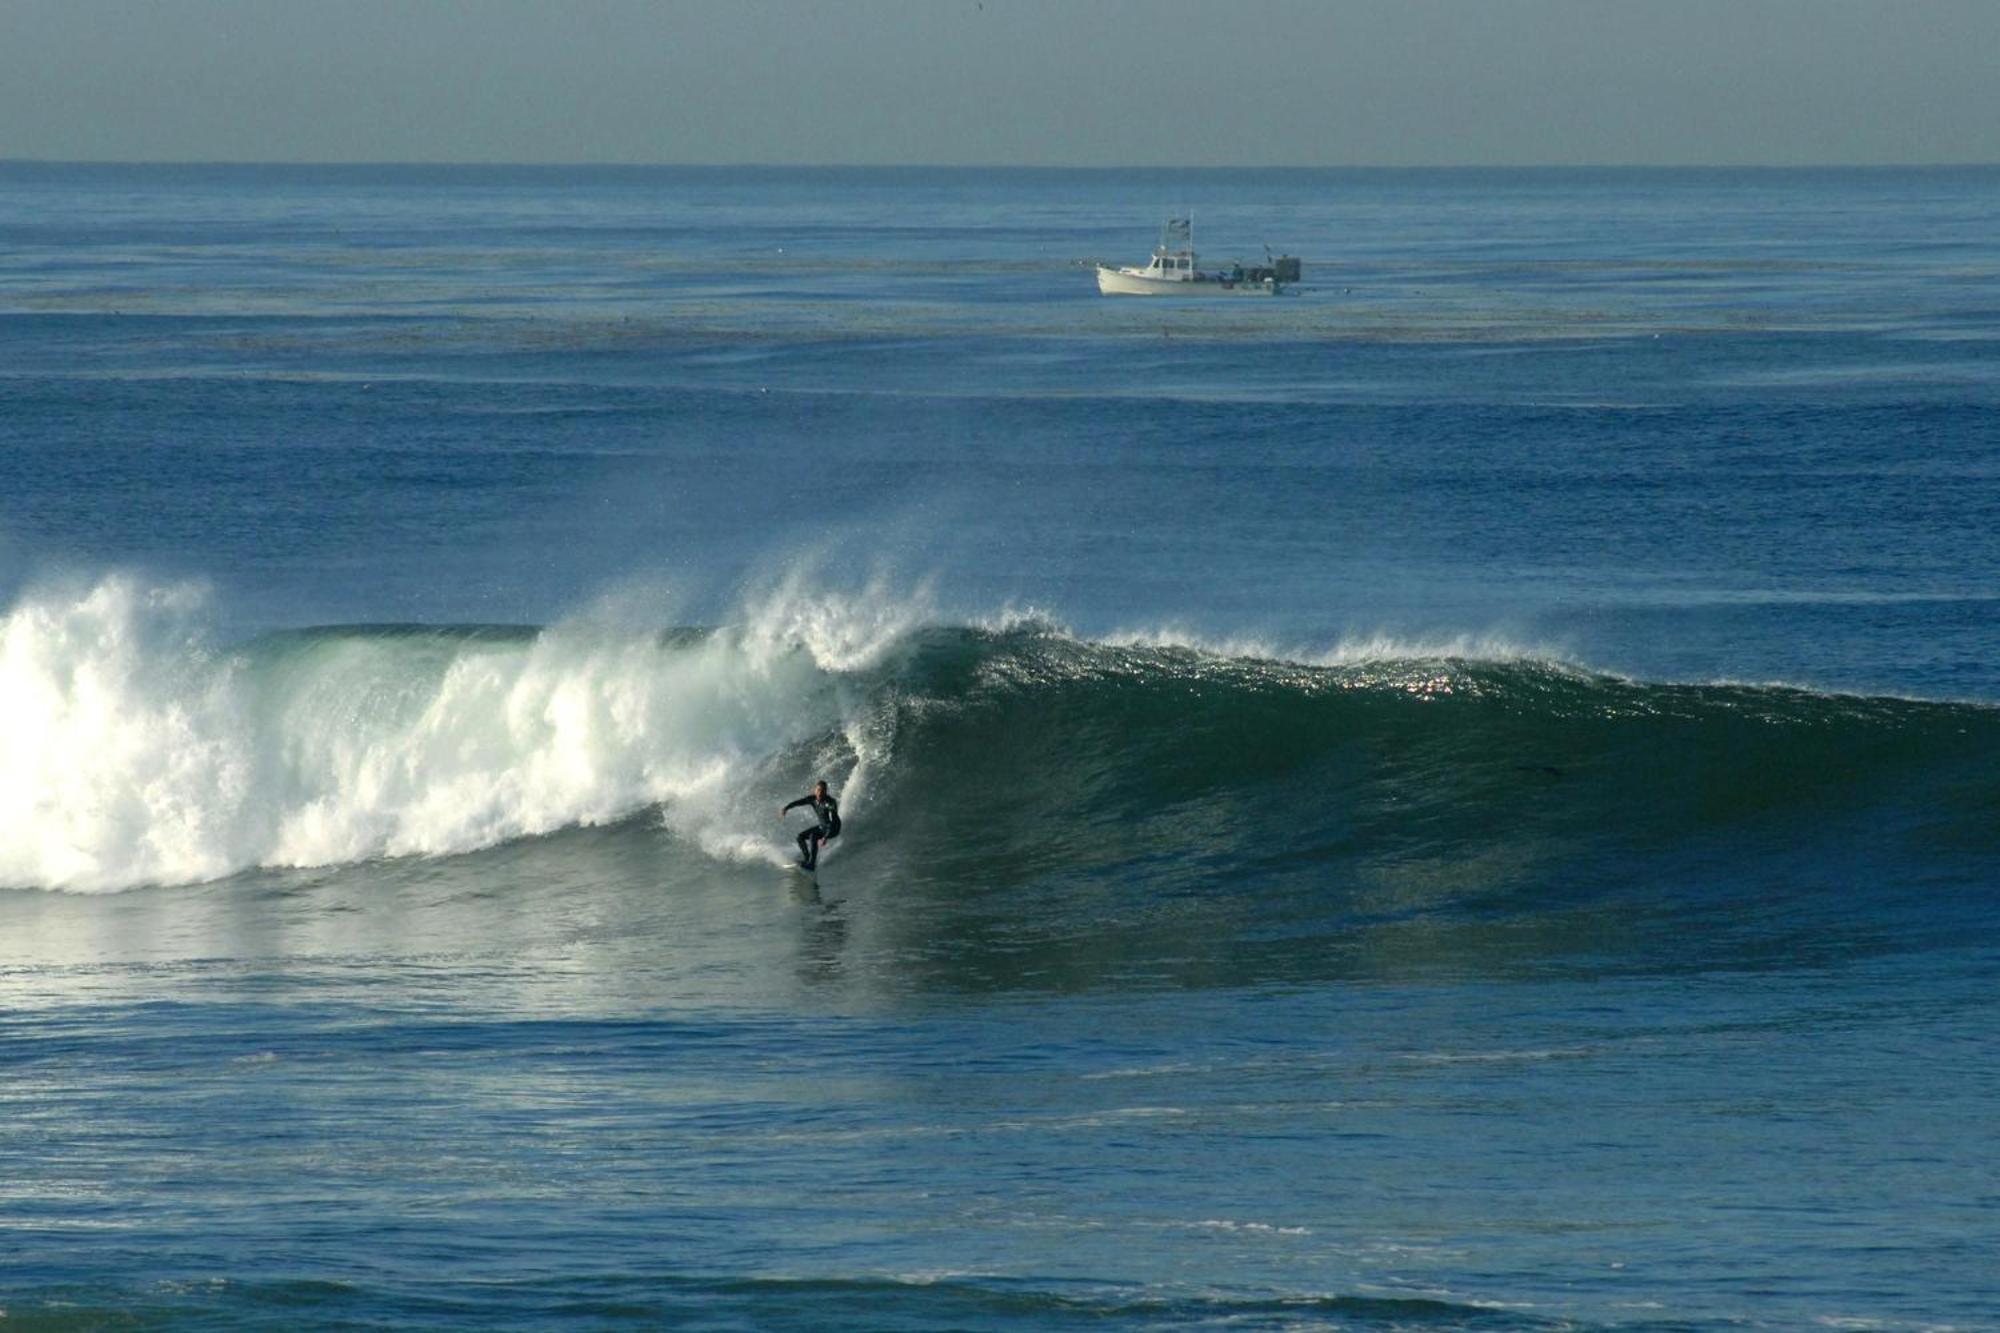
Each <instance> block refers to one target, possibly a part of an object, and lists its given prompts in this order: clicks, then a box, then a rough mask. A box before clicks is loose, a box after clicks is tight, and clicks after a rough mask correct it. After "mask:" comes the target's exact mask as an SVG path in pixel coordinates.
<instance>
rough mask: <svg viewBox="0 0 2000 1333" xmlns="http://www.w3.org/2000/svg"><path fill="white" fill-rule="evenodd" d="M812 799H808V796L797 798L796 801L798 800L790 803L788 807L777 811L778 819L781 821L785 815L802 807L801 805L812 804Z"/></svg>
mask: <svg viewBox="0 0 2000 1333" xmlns="http://www.w3.org/2000/svg"><path fill="white" fill-rule="evenodd" d="M812 799H813V798H812V797H810V796H801V797H799V799H798V800H796V801H793V802H792V803H791V804H790V805H788V806H786V807H784V808H783V809H782V810H780V811H778V818H780V819H783V818H784V817H785V816H786V815H788V814H790V813H791V812H792V811H794V810H796V809H798V808H799V807H800V806H802V805H811V804H812Z"/></svg>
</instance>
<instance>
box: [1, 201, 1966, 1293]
mask: <svg viewBox="0 0 2000 1333" xmlns="http://www.w3.org/2000/svg"><path fill="white" fill-rule="evenodd" d="M1190 214H1191V215H1192V217H1193V219H1194V226H1195V235H1196V240H1197V243H1198V245H1199V247H1200V249H1201V251H1202V254H1203V256H1204V259H1205V260H1206V261H1213V262H1217V263H1226V262H1227V261H1229V260H1241V261H1243V262H1246V263H1261V262H1263V261H1264V259H1265V256H1266V255H1267V254H1286V253H1289V254H1292V255H1296V256H1298V257H1300V259H1301V260H1302V261H1303V266H1304V273H1303V281H1302V282H1301V283H1300V284H1299V285H1298V286H1296V287H1295V288H1292V289H1290V290H1287V291H1285V292H1283V293H1281V294H1279V295H1277V296H1263V295H1257V296H1249V295H1243V296H1232V297H1228V298H1217V299H1212V300H1174V299H1146V298H1122V299H1116V298H1104V297H1100V296H1099V295H1098V294H1097V291H1096V288H1095V283H1094V281H1093V272H1092V265H1093V263H1094V262H1099V261H1102V262H1109V263H1113V264H1129V263H1137V262H1140V261H1142V260H1143V258H1144V256H1145V255H1146V253H1147V251H1148V250H1149V249H1150V247H1151V246H1152V245H1153V243H1154V241H1155V239H1156V238H1157V235H1158V231H1159V227H1160V224H1161V221H1162V219H1164V218H1166V217H1168V216H1170V215H1173V216H1185V215H1190ZM1996 216H2000V169H1988V168H1966V169H1952V170H1921V171H1918V170H1910V171H1905V170H1887V169H1885V170H1852V171H1812V170H1795V171H1780V170H1769V171H1762V170H1754V171H1753V170H1744V171H1695V170H1684V171H1660V170H1627V171H1619V170H1601V171H1600V170H1567V171H1557V170H1547V171H1539V170H1513V171H1476V170H1458V171H1308V170H1297V171H1283V170H1270V171H1265V170H1240V171H1136V170H1135V171H1102V172H1099V171H1032V170H942V169H916V168H912V169H902V170H873V169H867V170H864V169H847V170H833V169H828V170H808V169H749V168H744V169H721V168H716V169H680V168H671V169H670V168H658V169H651V168H629V169H614V168H502V167H458V168H441V167H440V168H422V167H360V166H356V167H310V168H308V167H237V166H187V167H169V166H82V165H61V164H36V163H18V162H17V163H6V164H0V709H4V716H5V719H6V727H5V731H6V741H5V745H4V746H3V747H0V1329H8V1330H12V1329H20V1330H33V1331H39V1330H85V1329H127V1328H132V1329H176V1330H178V1329H267V1328H268V1329H286V1328H315V1329H379V1328H496V1329H498V1328H537V1329H540V1328H620V1327H674V1328H689V1329H732V1330H735V1329H796V1330H898V1329H908V1330H937V1329H955V1330H978V1331H984V1330H1015V1329H1063V1328H1073V1327H1074V1328H1083V1327H1089V1328H1093V1329H1098V1328H1105V1329H1121V1330H1123V1329H1133V1330H1138V1329H1163V1330H1165V1329H1171V1330H1181V1329H1226V1330H1280V1329H1285V1330H1295V1329H1342V1330H1346V1329H1353V1330H1389V1329H1423V1330H1460V1329H1464V1330H1473V1329H1477V1330H1555V1329H1576V1330H1661V1331H1663V1330H1697V1331H1706V1330H1737V1329H1799V1328H1830V1329H1849V1330H1862V1329H1866V1330H1877V1329H1879V1330H1919V1329H1926V1330H1941V1329H1954V1330H1971V1329H2000V1268H1996V1266H1995V1261H1994V1256H1995V1255H1996V1254H2000V231H1996V230H1995V228H1994V226H1993V219H1994V217H1996ZM816 778H825V779H827V780H828V781H829V782H830V783H831V785H832V787H833V789H834V790H835V792H836V793H837V794H838V795H839V797H840V800H841V810H842V814H843V816H844V821H845V830H844V833H843V835H842V836H841V837H840V838H839V839H838V840H836V841H835V842H834V843H832V844H831V846H830V847H829V849H828V850H827V852H826V853H825V855H824V857H823V859H822V862H821V865H820V867H819V874H818V878H817V881H816V882H815V881H813V880H810V879H808V878H807V877H805V876H804V875H802V874H800V873H798V872H797V871H796V870H794V869H792V868H791V867H790V864H789V861H790V857H791V855H792V852H793V844H792V841H791V840H792V837H793V835H795V834H796V833H797V832H799V831H800V829H801V828H802V827H804V821H803V817H802V816H801V814H800V813H799V812H796V811H795V812H793V813H792V814H791V815H790V816H789V817H785V818H781V817H780V814H779V807H780V806H781V805H783V804H784V803H785V802H787V801H789V800H792V799H793V798H795V797H797V796H799V795H802V794H803V793H804V792H805V790H806V788H807V787H808V785H809V784H810V783H811V782H812V781H813V780H814V779H816Z"/></svg>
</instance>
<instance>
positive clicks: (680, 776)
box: [0, 576, 918, 891]
mask: <svg viewBox="0 0 2000 1333" xmlns="http://www.w3.org/2000/svg"><path fill="white" fill-rule="evenodd" d="M915 614H918V612H917V611H915V610H913V609H912V601H911V599H909V598H906V597H900V596H895V595H893V594H892V593H891V592H890V591H889V590H886V589H883V588H870V589H867V590H863V591H862V592H860V593H857V594H854V595H853V596H851V597H848V598H845V599H840V598H829V597H825V596H818V595H813V594H810V593H809V592H808V591H807V590H805V589H803V588H802V587H801V586H799V585H798V584H797V583H796V582H792V583H788V584H786V585H783V586H780V587H779V588H776V589H774V590H772V591H771V592H770V593H769V594H768V595H767V596H766V597H765V598H763V599H762V600H761V601H760V602H759V603H758V604H757V605H756V606H755V607H753V608H752V610H751V613H750V614H749V615H748V616H747V617H746V618H745V619H744V621H743V622H742V623H740V624H737V625H733V626H728V627H724V628H723V629H720V630H718V631H716V632H715V633H713V634H711V635H708V636H705V637H701V638H698V639H695V640H691V641H690V640H680V641H676V642H672V643H667V642H663V641H662V640H661V637H660V636H659V634H658V633H656V632H654V631H652V630H649V629H638V628H631V627H626V626H621V625H619V624H617V623H607V621H606V618H604V617H585V618H581V619H579V620H577V621H574V622H570V623H566V624H563V625H558V626H555V627H553V628H551V629H548V630H545V631H543V632H541V633H540V634H537V635H534V636H532V637H529V638H525V639H516V640H495V639H482V638H469V637H466V636H463V635H448V634H435V635H381V634H362V633H357V634H351V635H349V634H338V633H334V634H325V635H317V636H307V637H304V638H300V639H297V640H294V641H291V642H289V643H287V644H285V645H284V646H282V647H274V646H272V645H271V644H268V643H267V644H263V645H255V646H253V647H251V648H248V649H243V650H237V651H229V652H224V651H221V650H219V649H218V648H217V647H216V646H215V645H214V643H213V642H212V640H211V638H210V635H209V633H208V631H207V630H206V628H205V624H206V617H205V598H204V596H203V594H202V592H201V591H200V590H199V589H196V588H191V587H185V586H173V587H153V586H148V585H146V584H144V583H143V582H141V581H139V580H136V579H133V578H130V577H124V576H118V577H110V578H106V579H104V580H102V581H101V582H99V583H98V584H97V585H96V586H94V587H90V588H84V589H54V590H46V591H43V592H40V593H37V594H32V595H30V596H28V597H25V598H23V599H22V600H20V601H19V602H17V604H16V605H15V606H14V607H13V609H12V610H10V611H9V612H8V613H7V614H6V616H5V618H4V619H0V708H4V710H5V715H6V717H7V718H8V727H9V732H10V738H9V744H8V745H7V746H6V747H5V748H4V750H0V886H11V887H40V888H59V889H69V890H79V891H101V890H107V889H117V888H123V887H128V886H132V885H136V884H146V883H185V882H190V881H197V880H204V879H212V878H215V877H218V876H222V875H226V874H229V873H232V872H234V871H237V870H241V869H245V868H249V867H252V866H266V865H286V866H302V865H324V864H331V863H339V862H348V861H356V860H362V859H366V858H370V857H378V856H400V855H412V854H426V855H429V854H441V853H450V852H460V851H467V850H471V849H474V848H478V847H483V846H488V845H491V844H494V843H496V842H500V841H503V840H506V839H510V838H517V837H522V836H529V835H533V834H538V833H546V832H550V831H553V830H555V829H558V828H563V827H568V826H571V825H579V824H581V825H589V824H597V823H603V822H606V821H610V820H616V819H620V818H624V817H628V816H630V815H631V814H633V813H634V812H636V811H639V810H642V809H645V808H647V807H649V806H659V807H660V808H661V810H662V817H663V818H664V820H665V821H666V823H667V824H668V825H669V826H670V827H672V828H673V829H674V830H675V831H676V832H677V833H679V834H681V835H683V836H685V837H687V838H689V839H690V840H691V841H693V842H695V843H696V844H697V845H699V846H700V847H701V848H702V849H703V850H704V851H706V852H708V853H710V854H711V855H716V856H721V857H730V858H737V859H756V860H780V859H782V855H781V848H782V846H783V840H782V834H781V833H780V831H779V830H777V829H776V828H775V827H774V820H773V814H774V807H773V806H772V804H771V803H770V801H769V799H768V797H769V794H770V789H769V787H768V784H765V785H763V786H760V785H759V783H758V782H757V780H756V778H757V776H758V775H759V774H760V773H767V772H769V770H770V766H771V765H772V764H773V762H774V761H776V760H779V759H780V758H781V757H784V756H788V755H790V754H791V753H792V752H793V751H795V750H798V749H799V748H800V747H803V746H807V745H808V744H809V743H812V742H818V745H817V748H812V749H809V750H808V751H806V752H804V753H802V754H801V755H799V756H798V758H799V762H801V763H804V762H806V761H810V762H811V763H812V764H813V765H814V767H815V768H816V769H817V772H815V773H814V774H811V775H807V774H803V773H800V774H789V775H788V776H789V777H790V778H792V779H795V780H796V781H797V784H798V785H799V786H800V787H801V788H802V787H803V785H804V782H805V781H806V780H808V779H809V776H817V775H820V774H824V775H826V776H829V777H833V778H834V779H835V780H836V783H837V785H841V786H842V788H843V792H842V795H843V802H844V803H845V804H847V805H848V806H849V807H850V808H852V806H853V805H854V804H855V803H857V802H858V801H865V799H866V788H867V779H868V773H869V770H870V767H871V764H872V763H875V762H879V761H880V760H881V759H882V758H884V757H886V754H887V745H888V738H887V737H886V736H882V735H877V734H875V732H874V730H873V729H871V727H870V725H869V723H868V720H867V719H866V718H865V717H862V716H860V715H859V707H860V701H861V698H862V695H861V692H860V691H859V690H858V689H855V688H853V687H852V685H851V683H850V682H849V681H848V680H847V679H846V677H845V673H848V672H851V671H853V670H856V669H859V668H861V667H863V666H866V665H868V664H870V663H872V662H874V661H877V660H879V659H880V658H881V657H882V655H883V654H884V653H886V652H888V651H889V649H890V647H891V646H892V645H893V644H894V643H895V642H896V641H897V640H898V638H899V636H900V635H901V634H902V633H903V632H904V629H905V628H906V627H907V624H908V623H909V617H910V616H912V615H915ZM850 714H852V715H850ZM833 769H844V770H845V771H831V772H830V771H828V770H833Z"/></svg>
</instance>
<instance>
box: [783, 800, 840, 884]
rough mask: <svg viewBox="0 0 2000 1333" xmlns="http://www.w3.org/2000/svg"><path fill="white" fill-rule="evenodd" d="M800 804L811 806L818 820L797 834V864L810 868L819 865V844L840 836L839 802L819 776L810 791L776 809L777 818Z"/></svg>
mask: <svg viewBox="0 0 2000 1333" xmlns="http://www.w3.org/2000/svg"><path fill="white" fill-rule="evenodd" d="M802 805H806V806H811V807H812V812H813V816H814V817H815V818H817V819H818V820H819V822H818V823H817V824H815V825H813V826H812V827H811V828H809V829H807V830H806V831H805V832H804V833H801V834H799V864H800V865H801V866H804V867H805V868H806V869H807V870H811V869H813V868H814V867H816V866H818V865H819V845H820V844H821V843H823V842H831V841H833V840H834V839H835V838H837V837H839V836H840V802H838V801H836V800H835V799H834V798H833V795H832V793H830V792H828V791H827V789H826V779H825V778H821V779H820V780H819V781H818V782H815V783H813V789H812V790H811V791H809V792H807V793H806V794H805V795H804V796H801V797H799V799H798V800H796V801H793V802H792V803H791V804H790V805H788V806H786V807H785V808H784V809H783V810H780V811H778V818H780V819H783V818H784V817H785V816H786V815H787V814H788V813H790V812H791V811H793V810H796V809H798V808H799V807H800V806H802Z"/></svg>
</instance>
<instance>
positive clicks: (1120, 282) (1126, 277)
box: [1097, 264, 1277, 296]
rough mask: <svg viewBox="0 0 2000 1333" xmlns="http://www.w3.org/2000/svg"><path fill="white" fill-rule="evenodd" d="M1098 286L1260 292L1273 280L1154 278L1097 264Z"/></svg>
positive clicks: (1169, 292)
mask: <svg viewBox="0 0 2000 1333" xmlns="http://www.w3.org/2000/svg"><path fill="white" fill-rule="evenodd" d="M1097 290H1098V291H1099V292H1101V293H1103V294H1104V295H1105V296H1245V295H1249V296H1263V295H1268V294H1270V293H1272V292H1275V291H1276V290H1277V285H1276V284H1275V283H1253V282H1222V281H1219V280H1217V279H1214V278H1211V277H1207V276H1204V277H1201V278H1196V279H1187V278H1154V277H1148V276H1147V275H1146V274H1144V273H1134V272H1133V271H1132V270H1131V269H1124V268H1106V267H1105V266H1104V265H1102V264H1099V265H1098V266H1097Z"/></svg>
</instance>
